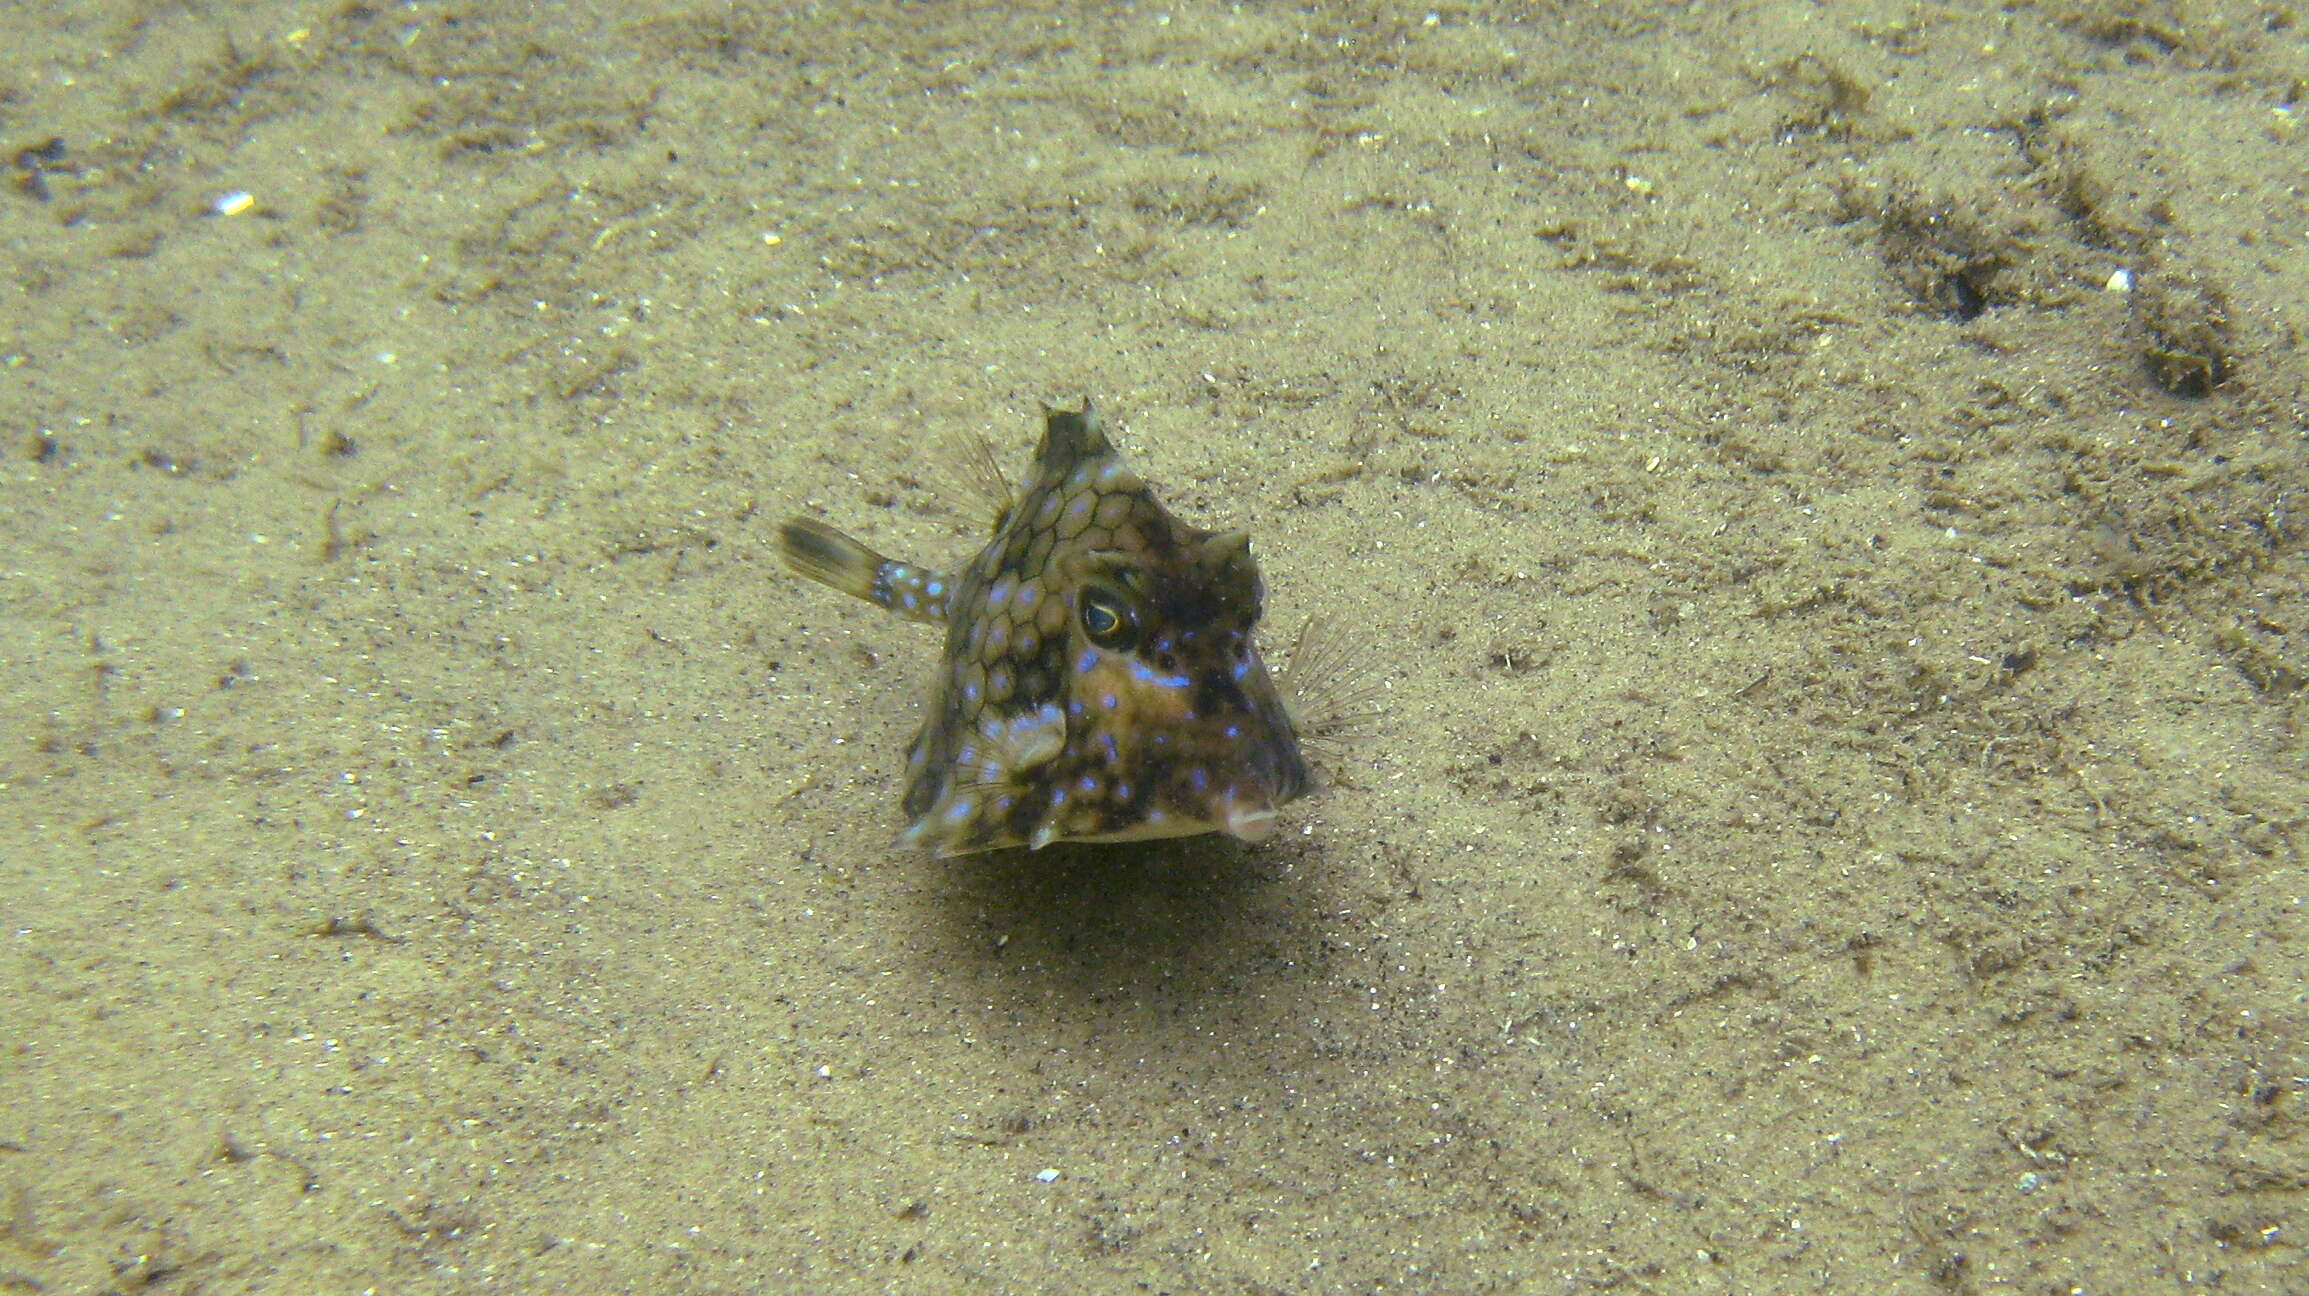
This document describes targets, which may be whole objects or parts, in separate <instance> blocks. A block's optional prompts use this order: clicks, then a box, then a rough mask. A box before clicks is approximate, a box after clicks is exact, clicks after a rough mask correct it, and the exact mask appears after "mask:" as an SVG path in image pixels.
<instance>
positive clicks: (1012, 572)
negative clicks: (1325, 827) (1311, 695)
mask: <svg viewBox="0 0 2309 1296" xmlns="http://www.w3.org/2000/svg"><path fill="white" fill-rule="evenodd" d="M780 542H781V546H782V548H783V550H784V553H785V557H786V561H787V563H788V564H789V565H791V566H792V567H793V568H794V569H795V570H796V571H799V572H801V573H802V574H803V575H805V576H809V577H811V578H812V579H814V580H818V581H822V582H824V583H825V584H827V585H831V586H833V587H834V588H835V589H838V590H841V591H843V592H844V593H847V594H851V595H854V596H856V597H859V598H863V599H866V600H868V601H870V602H873V603H875V604H878V605H880V606H882V607H884V608H888V609H889V610H891V611H893V612H896V613H898V614H899V615H901V616H903V617H906V618H908V619H910V620H915V621H925V622H930V623H933V624H943V625H944V626H945V627H946V653H945V658H944V661H943V663H942V665H941V667H940V673H939V677H938V680H937V687H936V689H935V693H934V696H933V697H932V698H931V700H930V704H929V714H928V717H927V718H926V719H925V720H924V721H923V724H922V730H921V732H920V733H918V734H916V735H915V738H914V743H913V746H912V748H911V749H910V750H909V751H908V753H907V757H906V798H905V802H904V806H905V811H906V815H907V819H908V821H909V825H908V827H907V829H906V831H905V833H904V835H903V836H902V837H901V838H900V840H901V842H902V843H904V844H906V845H910V846H916V847H920V848H922V849H925V850H929V851H931V852H933V853H935V854H937V855H942V856H943V855H961V854H967V853H969V852H972V851H983V850H993V849H996V848H999V847H1004V846H1017V845H1026V846H1031V847H1034V848H1037V849H1039V848H1041V847H1044V846H1048V845H1050V844H1051V843H1053V842H1062V841H1128V840H1134V839H1139V838H1150V837H1179V836H1189V835H1193V834H1196V833H1205V832H1223V833H1227V834H1229V835H1231V836H1234V837H1238V838H1241V839H1243V840H1245V841H1259V840H1263V839H1265V838H1267V837H1269V836H1271V835H1273V833H1274V831H1275V811H1276V808H1277V807H1279V806H1281V805H1283V804H1285V803H1286V802H1289V801H1291V800H1292V799H1294V798H1296V797H1298V796H1300V795H1301V794H1303V793H1305V792H1307V791H1309V790H1310V789H1311V788H1312V786H1313V784H1314V779H1313V776H1312V774H1311V773H1310V772H1309V770H1308V768H1307V763H1306V761H1305V759H1304V758H1303V757H1302V756H1301V755H1300V752H1299V740H1298V736H1297V734H1296V733H1295V732H1294V731H1293V729H1292V726H1291V718H1290V716H1289V714H1288V713H1287V712H1286V710H1285V709H1284V706H1283V703H1282V701H1281V700H1280V699H1279V698H1278V697H1277V696H1276V692H1275V686H1274V683H1273V681H1272V680H1271V679H1270V678H1269V677H1268V674H1267V668H1266V665H1265V663H1264V662H1262V661H1261V660H1260V657H1259V650H1258V646H1257V645H1256V644H1255V643H1254V642H1253V639H1252V633H1253V631H1254V630H1255V628H1256V627H1257V625H1258V622H1259V614H1260V612H1261V611H1262V610H1263V606H1264V603H1265V597H1266V594H1265V587H1264V585H1263V584H1262V583H1261V581H1260V579H1259V565H1258V562H1257V560H1256V559H1254V558H1253V557H1252V556H1251V545H1250V537H1249V535H1248V534H1246V533H1244V532H1241V531H1226V532H1218V531H1204V530H1200V529H1198V528H1195V527H1190V526H1186V525H1184V524H1182V523H1180V522H1179V521H1178V520H1176V519H1175V518H1173V517H1171V515H1170V514H1169V513H1168V512H1166V511H1165V510H1164V509H1163V506H1162V505H1161V504H1160V503H1158V502H1156V500H1155V497H1154V494H1153V492H1151V491H1149V490H1148V489H1147V485H1146V483H1145V482H1144V481H1143V480H1141V479H1140V478H1139V476H1138V474H1136V473H1134V472H1132V471H1131V470H1130V468H1129V467H1128V466H1127V465H1125V464H1124V463H1123V461H1122V457H1121V455H1119V454H1118V453H1116V451H1115V449H1114V446H1113V445H1112V444H1111V443H1110V442H1109V441H1108V440H1107V437H1106V433H1105V430H1104V427H1103V426H1102V424H1101V421H1100V419H1099V417H1098V414H1097V412H1096V411H1095V410H1093V409H1092V408H1091V406H1090V403H1089V402H1087V401H1085V402H1084V403H1083V408H1082V409H1081V410H1079V411H1074V410H1045V411H1044V426H1043V434H1042V446H1041V448H1040V450H1038V451H1037V452H1036V454H1035V463H1034V471H1033V473H1032V475H1031V477H1030V478H1029V479H1028V481H1027V482H1026V485H1025V489H1024V491H1023V492H1022V493H1021V494H1020V495H1019V497H1018V498H1017V499H1016V500H1015V501H1013V502H1012V503H1011V504H1010V506H1009V507H1007V508H1005V509H1004V510H1003V511H1002V514H1001V516H1000V517H998V518H997V519H995V523H994V535H993V539H992V540H990V541H989V542H988V543H987V545H986V547H985V548H984V549H982V550H980V551H979V553H978V555H977V556H976V557H974V558H972V559H971V560H970V563H969V565H968V566H966V567H964V568H963V569H962V571H961V573H960V574H959V575H954V576H948V575H945V574H942V573H939V572H934V571H931V570H928V569H926V568H922V567H917V566H914V565H912V564H908V563H900V562H892V561H891V560H889V559H886V558H884V557H882V556H881V555H880V554H877V553H875V552H874V551H873V550H871V549H868V548H867V547H866V546H864V545H862V544H860V543H858V542H857V541H855V540H852V539H851V538H849V537H848V536H846V535H843V534H842V533H841V532H839V531H836V530H834V529H833V528H831V527H828V526H825V525H824V524H822V523H819V522H814V521H811V520H810V519H807V518H795V519H793V520H791V521H789V522H787V523H786V524H785V526H784V528H783V529H782V530H781V532H780Z"/></svg>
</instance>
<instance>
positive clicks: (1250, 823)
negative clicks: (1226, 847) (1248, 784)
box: [1211, 799, 1275, 842]
mask: <svg viewBox="0 0 2309 1296" xmlns="http://www.w3.org/2000/svg"><path fill="white" fill-rule="evenodd" d="M1214 808H1215V809H1216V810H1217V811H1218V813H1217V814H1215V815H1213V816H1212V817H1211V823H1212V825H1213V826H1215V827H1216V828H1217V829H1218V830H1219V831H1220V832H1223V833H1225V834H1226V835H1227V836H1229V837H1232V838H1234V839H1235V840H1237V841H1246V842H1263V841H1265V840H1267V839H1268V838H1270V837H1272V836H1274V835H1275V807H1274V804H1273V803H1272V802H1270V801H1266V800H1264V799H1261V800H1258V801H1242V800H1230V801H1226V802H1223V803H1221V804H1220V805H1218V806H1216V807H1214Z"/></svg>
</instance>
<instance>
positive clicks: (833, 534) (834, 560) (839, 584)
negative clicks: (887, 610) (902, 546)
mask: <svg viewBox="0 0 2309 1296" xmlns="http://www.w3.org/2000/svg"><path fill="white" fill-rule="evenodd" d="M778 548H779V549H780V550H782V551H783V552H784V553H785V556H786V565H787V566H788V567H791V568H793V569H794V570H795V571H798V572H800V573H801V574H803V575H804V576H807V577H809V578H810V579H811V580H814V581H817V582H819V583H820V584H824V585H831V586H833V587H834V588H835V589H838V590H840V591H842V592H843V593H844V594H847V595H849V596H851V597H852V598H862V599H868V600H871V601H873V602H876V603H879V602H881V601H882V600H881V598H880V597H879V596H877V595H876V593H875V590H874V581H875V577H876V576H877V575H878V574H879V573H880V572H881V570H882V568H883V567H885V566H887V565H888V564H889V560H888V559H886V558H884V557H883V556H882V555H880V554H878V553H875V552H874V551H873V550H871V549H868V548H867V547H866V546H864V545H862V544H859V543H858V542H857V541H855V540H852V539H851V538H850V537H848V536H846V535H843V534H842V533H841V532H839V531H836V530H835V529H834V528H832V527H830V526H827V525H826V524H825V523H823V522H814V521H812V520H810V519H809V518H799V517H798V518H789V519H788V520H787V522H786V524H785V525H784V526H782V527H779V528H778Z"/></svg>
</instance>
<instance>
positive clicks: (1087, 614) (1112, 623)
mask: <svg viewBox="0 0 2309 1296" xmlns="http://www.w3.org/2000/svg"><path fill="white" fill-rule="evenodd" d="M1082 633H1083V634H1084V635H1086V636H1088V637H1089V639H1090V641H1091V642H1092V643H1094V644H1097V645H1098V646H1099V647H1101V648H1104V649H1106V650H1107V651H1109V652H1127V651H1129V650H1130V649H1131V647H1132V646H1133V645H1135V644H1137V643H1138V610H1137V609H1136V608H1134V607H1132V606H1131V605H1130V603H1129V601H1128V600H1126V599H1124V598H1123V597H1122V596H1121V595H1119V594H1117V593H1115V592H1114V591H1113V590H1110V589H1105V588H1101V587H1099V586H1092V587H1091V588H1089V589H1086V590H1084V591H1083V592H1082Z"/></svg>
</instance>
